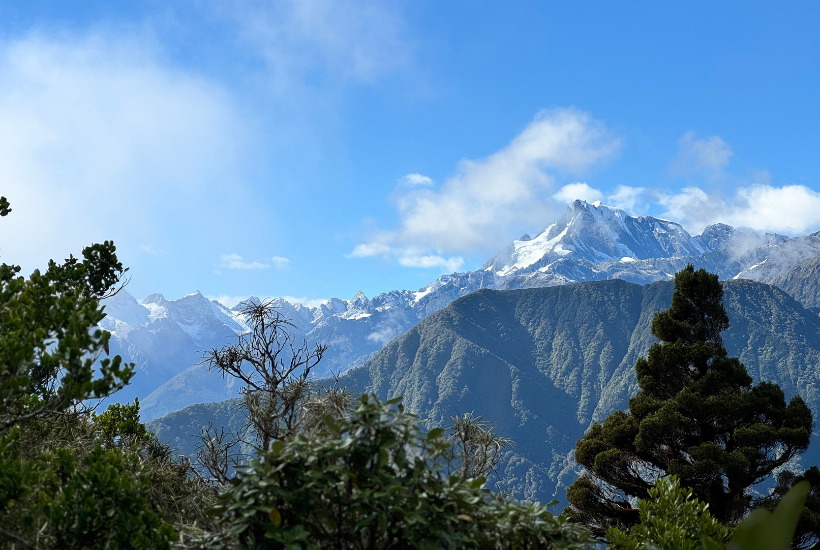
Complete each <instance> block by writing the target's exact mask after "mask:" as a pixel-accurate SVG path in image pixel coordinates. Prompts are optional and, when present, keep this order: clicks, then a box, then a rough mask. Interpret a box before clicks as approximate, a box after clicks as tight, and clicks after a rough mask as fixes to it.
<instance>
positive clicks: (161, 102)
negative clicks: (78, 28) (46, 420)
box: [0, 34, 248, 267]
mask: <svg viewBox="0 0 820 550" xmlns="http://www.w3.org/2000/svg"><path fill="white" fill-rule="evenodd" d="M161 58H162V56H161V55H160V54H159V53H157V52H156V51H155V50H154V48H153V47H152V41H151V40H150V37H149V38H146V37H142V36H137V37H123V36H118V37H116V38H114V37H110V36H105V35H92V36H86V37H81V38H77V37H70V36H66V35H60V36H59V37H58V38H55V37H54V36H52V35H49V36H43V35H38V34H32V35H29V36H27V37H25V38H23V39H19V40H14V41H0V182H2V183H0V185H1V186H2V194H3V195H5V196H6V197H8V199H9V200H10V201H11V203H12V207H13V209H14V212H13V214H12V215H11V216H9V217H7V218H4V219H3V223H2V224H0V236H2V243H3V245H2V246H3V255H4V258H5V259H6V260H7V261H13V262H15V263H22V264H23V265H24V266H26V265H28V266H31V267H34V266H37V265H43V264H44V263H45V261H46V260H47V259H49V258H62V257H65V256H67V255H68V253H69V252H73V253H75V254H76V253H77V252H78V251H79V249H80V248H81V247H82V246H85V245H88V244H90V243H91V242H95V241H96V242H99V241H101V240H103V239H114V240H115V242H116V243H117V245H118V249H119V250H118V252H120V253H124V254H121V258H123V259H124V260H126V261H127V258H126V256H127V251H128V250H131V251H132V252H136V251H138V250H139V249H140V247H141V246H142V245H144V244H145V243H146V242H150V243H156V244H152V247H150V248H151V249H152V250H155V251H156V250H162V248H163V247H164V246H166V245H165V242H166V239H167V236H168V235H169V234H171V233H172V231H171V230H170V226H173V224H175V223H178V222H180V221H183V220H184V222H190V223H191V224H194V223H200V222H201V220H202V219H203V218H207V217H208V216H213V215H215V214H216V213H217V212H216V210H217V209H218V207H217V206H215V205H214V204H220V201H219V200H214V201H213V203H211V200H210V199H212V198H214V197H220V198H221V197H222V195H221V193H223V192H224V193H226V194H227V191H222V190H223V189H224V188H225V186H224V182H225V179H226V177H227V176H228V174H235V173H236V171H237V170H238V166H239V163H237V156H236V154H235V151H237V150H240V149H241V146H242V143H244V141H243V140H244V139H246V138H247V137H248V136H245V135H244V134H243V133H242V132H243V130H241V128H244V127H245V125H244V123H243V121H242V120H241V118H240V117H239V116H238V115H237V112H236V111H235V109H234V106H233V104H232V102H231V101H230V100H229V99H228V97H227V95H226V94H225V93H224V92H223V91H222V90H221V89H220V88H219V87H218V86H215V85H214V84H212V83H210V82H208V81H205V80H202V79H199V78H196V77H194V76H191V75H189V74H187V73H185V72H182V71H179V70H177V69H175V68H172V67H169V66H167V65H165V64H164V63H163V62H161V61H159V59H161ZM203 197H209V199H208V200H207V201H206V200H205V199H204V198H203ZM225 202H227V200H226V201H222V202H221V204H225ZM211 230H212V229H211V228H208V227H205V228H204V229H203V228H200V229H197V230H196V232H197V234H198V235H201V234H202V233H203V232H208V231H211ZM214 230H215V229H214ZM143 251H146V249H143ZM149 253H150V252H149Z"/></svg>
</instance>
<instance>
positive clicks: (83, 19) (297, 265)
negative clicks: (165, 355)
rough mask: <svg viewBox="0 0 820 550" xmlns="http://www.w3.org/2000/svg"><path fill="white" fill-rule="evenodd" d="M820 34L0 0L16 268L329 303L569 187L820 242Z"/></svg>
mask: <svg viewBox="0 0 820 550" xmlns="http://www.w3.org/2000/svg"><path fill="white" fill-rule="evenodd" d="M819 24H820V6H818V5H817V4H816V3H812V2H793V3H789V4H787V5H784V4H783V3H774V2H772V3H757V2H736V3H728V2H727V3H719V5H716V3H714V2H709V3H706V2H688V3H685V4H678V5H672V4H669V3H665V4H659V3H650V2H646V3H630V5H629V7H627V8H625V7H623V6H616V5H615V4H614V3H611V2H573V3H569V2H561V3H559V2H553V3H547V2H484V1H471V2H466V1H464V2H461V1H449V2H432V1H429V2H428V1H417V2H359V1H353V0H347V1H341V0H322V1H318V0H311V1H304V2H289V1H283V2H253V1H235V2H228V1H226V2H208V1H204V0H190V1H185V0H182V1H173V0H171V1H166V2H153V1H145V2H124V1H123V2H115V3H111V2H93V1H84V2H69V1H65V0H62V1H59V2H57V1H30V2H26V3H21V2H3V3H0V193H1V194H3V195H5V196H7V197H8V198H9V200H10V201H11V202H12V207H13V209H14V212H13V214H12V215H11V216H9V217H7V218H5V219H4V220H3V222H2V224H0V248H2V256H3V260H5V261H7V262H15V263H20V264H22V265H23V266H24V267H26V268H27V269H33V268H34V267H37V266H43V265H44V264H45V262H46V261H47V259H48V258H51V257H65V256H66V255H67V254H68V253H70V252H73V253H75V254H77V253H78V252H79V250H80V249H81V248H82V246H83V245H85V244H88V243H90V242H94V241H99V240H103V239H113V240H114V241H115V243H117V245H118V249H119V251H120V255H121V258H122V259H123V261H124V262H125V263H126V264H127V265H128V266H130V267H131V276H132V279H131V283H130V285H129V291H130V292H131V293H132V294H134V295H135V296H137V297H138V298H141V297H143V296H145V295H147V294H149V293H151V292H162V293H164V294H165V295H166V296H167V297H169V298H174V297H178V296H181V295H183V294H186V293H190V292H193V291H194V290H200V291H202V292H203V293H204V294H206V295H208V296H226V297H233V298H234V299H236V298H237V297H243V296H248V295H251V294H255V295H262V296H292V297H297V298H300V299H304V300H314V299H322V298H329V297H332V296H336V297H341V298H349V297H350V296H352V295H353V294H354V293H355V292H356V291H357V290H363V291H364V292H365V293H366V294H367V295H368V296H372V295H373V294H376V293H379V292H384V291H388V290H391V289H404V288H407V289H416V288H419V287H421V286H423V285H424V284H425V283H426V282H428V281H430V280H432V279H434V278H436V277H437V276H439V275H440V274H441V273H443V272H449V271H452V270H455V269H458V270H462V271H463V270H468V269H475V268H477V267H479V266H480V265H481V264H482V263H483V262H484V261H485V260H486V259H487V258H488V257H489V256H490V255H492V254H493V253H494V252H495V251H496V250H497V249H498V248H500V247H501V246H503V245H504V244H505V243H506V242H508V241H509V240H511V239H513V238H517V237H518V236H520V235H521V234H522V233H524V232H528V233H530V234H535V233H537V232H538V231H540V230H541V229H543V228H544V227H545V226H546V225H547V224H549V223H550V222H552V221H554V220H555V219H556V218H557V217H558V216H559V215H560V212H561V211H562V210H563V208H564V207H565V206H566V203H567V202H568V201H569V200H571V199H573V198H586V199H590V200H595V199H601V200H603V202H604V203H607V204H614V205H618V206H622V207H624V208H626V209H627V210H628V211H629V212H630V213H632V214H636V215H637V214H651V215H657V216H662V217H666V218H669V219H673V220H675V221H679V222H680V223H682V224H683V225H684V226H685V227H686V228H687V229H689V230H690V231H691V232H693V233H698V232H699V231H700V230H701V229H702V228H703V227H704V226H705V225H706V224H708V223H714V222H717V221H723V222H726V223H730V224H732V225H744V226H749V227H753V228H756V229H758V230H761V231H764V230H769V231H777V232H780V233H785V234H790V235H797V234H805V233H808V232H813V231H817V230H820V165H818V151H820V137H818V127H819V126H820V102H818V101H817V97H818V96H817V90H818V88H819V87H820V86H819V85H820V73H819V72H818V54H820V45H819V44H818V41H819V40H820V38H818V35H820V33H817V32H816V29H817V28H818V26H819ZM226 301H229V302H230V301H231V299H230V298H226Z"/></svg>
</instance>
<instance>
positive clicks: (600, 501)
mask: <svg viewBox="0 0 820 550" xmlns="http://www.w3.org/2000/svg"><path fill="white" fill-rule="evenodd" d="M722 298H723V288H722V287H721V285H720V283H719V282H718V277H717V275H713V274H710V273H708V272H706V271H705V270H703V269H700V270H698V271H695V269H694V268H693V267H692V266H691V265H690V266H687V267H686V269H684V270H682V271H680V272H679V273H677V274H676V275H675V293H674V295H673V297H672V306H671V307H670V308H669V309H668V310H666V311H662V312H660V313H658V314H657V315H656V316H655V318H654V319H653V321H652V334H654V335H655V337H657V338H658V340H660V342H659V343H656V344H654V345H653V346H652V347H651V348H650V350H649V354H648V356H647V357H645V358H643V357H642V358H640V359H639V360H638V362H637V363H636V365H635V370H636V373H637V379H638V385H639V387H640V390H639V391H638V393H637V395H635V397H633V398H632V399H630V401H629V411H628V412H625V411H618V412H615V413H613V414H611V415H610V416H609V417H608V418H607V419H606V420H605V421H604V423H603V424H595V425H593V426H592V428H591V429H590V430H589V431H588V432H587V433H586V434H585V435H584V437H583V439H581V440H580V441H578V443H577V445H576V451H575V453H576V454H575V459H576V460H577V462H578V463H579V464H581V465H582V466H583V467H584V470H585V471H584V473H583V474H582V475H581V477H580V478H579V479H578V480H576V481H575V483H573V484H572V485H571V486H570V487H569V488H568V490H567V499H568V500H569V502H570V507H569V508H568V509H567V513H568V514H569V515H570V516H571V517H573V518H574V519H575V520H576V521H581V522H584V523H587V524H590V525H593V526H597V527H599V528H602V529H605V528H607V527H610V526H614V527H619V528H625V527H626V528H628V527H629V526H631V525H634V524H635V523H637V522H638V521H639V515H638V511H637V510H636V509H634V508H633V506H632V505H631V503H630V498H632V499H646V498H648V496H649V489H650V488H652V487H653V485H654V481H655V480H656V479H658V478H659V477H662V476H666V475H675V476H677V478H678V479H679V480H680V482H681V485H682V486H684V487H689V488H691V489H692V490H693V494H694V496H695V497H696V498H698V499H699V500H700V501H702V502H705V503H708V504H709V510H710V511H711V513H712V515H713V516H714V517H715V518H717V519H718V520H719V521H721V522H723V523H730V522H735V521H738V520H739V519H740V518H742V517H743V515H744V514H745V513H746V512H747V511H748V510H749V509H750V507H752V506H753V502H752V498H751V496H750V495H749V494H748V491H747V490H748V489H749V487H751V486H752V485H754V484H756V483H759V482H761V481H763V480H764V479H766V478H767V477H768V476H770V475H771V473H772V471H773V470H775V469H776V468H778V467H779V466H782V465H783V464H785V463H786V462H787V461H788V460H789V459H791V458H792V457H793V456H794V455H795V454H796V453H800V452H802V451H804V450H805V449H806V448H807V447H808V444H809V436H810V433H811V428H812V414H811V411H810V410H809V408H808V407H807V406H806V404H805V403H804V402H803V400H802V399H801V398H800V397H793V398H792V399H791V401H790V402H789V404H788V405H787V404H786V400H785V397H784V395H783V391H782V390H781V389H780V387H779V386H777V384H773V383H771V382H761V383H760V384H757V385H756V386H753V385H752V378H751V377H750V376H749V374H748V373H747V372H746V368H745V367H744V366H743V364H742V363H740V361H739V360H738V359H737V358H734V357H728V356H727V353H726V349H725V348H724V346H723V341H722V339H721V336H720V333H721V332H722V331H724V330H726V329H727V328H728V327H729V319H728V317H727V315H726V311H725V309H724V307H723V304H722Z"/></svg>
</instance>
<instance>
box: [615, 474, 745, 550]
mask: <svg viewBox="0 0 820 550" xmlns="http://www.w3.org/2000/svg"><path fill="white" fill-rule="evenodd" d="M638 512H639V513H640V518H641V522H640V523H639V524H638V525H636V526H635V527H633V528H632V529H631V530H630V531H629V532H624V531H621V530H619V529H617V528H615V527H610V529H609V531H607V534H606V538H607V540H608V541H609V542H610V543H611V544H612V548H613V549H614V550H649V549H651V548H659V549H662V550H666V549H669V550H672V549H675V550H700V548H701V547H702V539H703V538H704V537H705V538H707V539H709V540H710V541H712V542H713V543H716V542H721V543H722V542H725V541H726V540H727V539H728V536H729V530H728V529H727V528H726V526H724V525H723V524H721V523H720V522H719V521H717V520H716V519H715V518H713V517H712V516H711V514H710V513H709V505H708V504H706V503H703V502H700V501H699V500H698V499H696V498H694V497H693V496H692V490H691V489H686V488H683V487H681V485H680V482H679V481H678V479H677V478H676V477H675V476H670V477H669V478H667V479H663V478H662V479H659V480H658V482H657V483H656V484H655V487H654V488H652V489H650V490H649V498H648V499H644V500H641V501H640V502H639V503H638ZM718 547H721V548H722V546H718Z"/></svg>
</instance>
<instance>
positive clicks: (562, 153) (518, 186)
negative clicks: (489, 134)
mask: <svg viewBox="0 0 820 550" xmlns="http://www.w3.org/2000/svg"><path fill="white" fill-rule="evenodd" d="M620 146H621V141H620V140H619V139H617V138H616V137H614V136H612V135H611V134H610V133H609V132H608V131H607V130H606V128H605V127H604V125H603V124H601V123H600V122H598V121H596V120H594V119H593V118H592V117H591V116H590V115H588V114H587V113H584V112H582V111H578V110H575V109H557V110H552V111H543V112H541V113H539V114H538V115H537V116H536V117H535V119H534V120H533V121H532V122H531V123H530V124H529V125H527V127H526V128H524V130H523V131H522V132H521V133H520V134H519V135H518V136H516V137H515V138H514V139H513V140H512V142H510V144H509V145H507V146H506V147H504V148H503V149H501V150H499V151H498V152H496V153H493V154H492V155H490V156H488V157H485V158H483V159H479V160H463V161H461V162H460V163H459V164H458V166H457V167H456V172H455V174H454V175H453V176H451V177H449V178H447V179H446V180H445V181H444V182H443V183H442V184H441V186H440V187H438V188H435V187H431V186H429V185H424V186H422V187H423V188H420V189H418V188H417V189H407V190H403V192H399V193H397V195H396V197H395V199H394V207H395V209H396V211H397V212H398V214H399V217H400V223H399V227H398V228H396V229H393V230H381V231H377V232H376V233H375V234H373V235H372V236H371V238H370V239H368V240H367V241H366V242H363V243H359V244H358V245H357V246H356V247H355V248H354V249H353V251H352V252H351V254H350V256H352V257H367V256H384V257H394V258H396V259H397V260H398V262H399V264H400V265H404V266H408V267H439V268H441V269H442V270H445V271H446V270H452V268H453V267H454V266H460V265H461V263H462V259H461V257H460V256H447V254H448V253H451V252H464V251H474V250H479V249H483V248H486V247H487V246H488V244H489V245H495V244H496V243H495V242H493V241H496V240H498V239H497V237H501V240H504V239H506V238H507V233H509V231H510V230H511V229H512V228H513V227H520V226H521V225H529V224H532V223H541V222H542V221H544V218H545V216H546V215H549V213H550V212H553V211H554V210H555V205H554V203H553V198H552V192H551V191H552V188H553V185H554V180H553V175H552V174H553V173H554V172H562V173H570V174H576V175H578V174H582V173H584V172H585V171H586V170H588V169H589V168H591V167H593V166H595V165H597V164H599V163H602V162H604V161H606V160H608V159H610V158H612V157H613V156H614V155H615V154H616V153H617V152H618V150H619V149H620ZM577 185H585V184H577ZM417 187H418V186H417ZM559 194H560V193H559Z"/></svg>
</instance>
